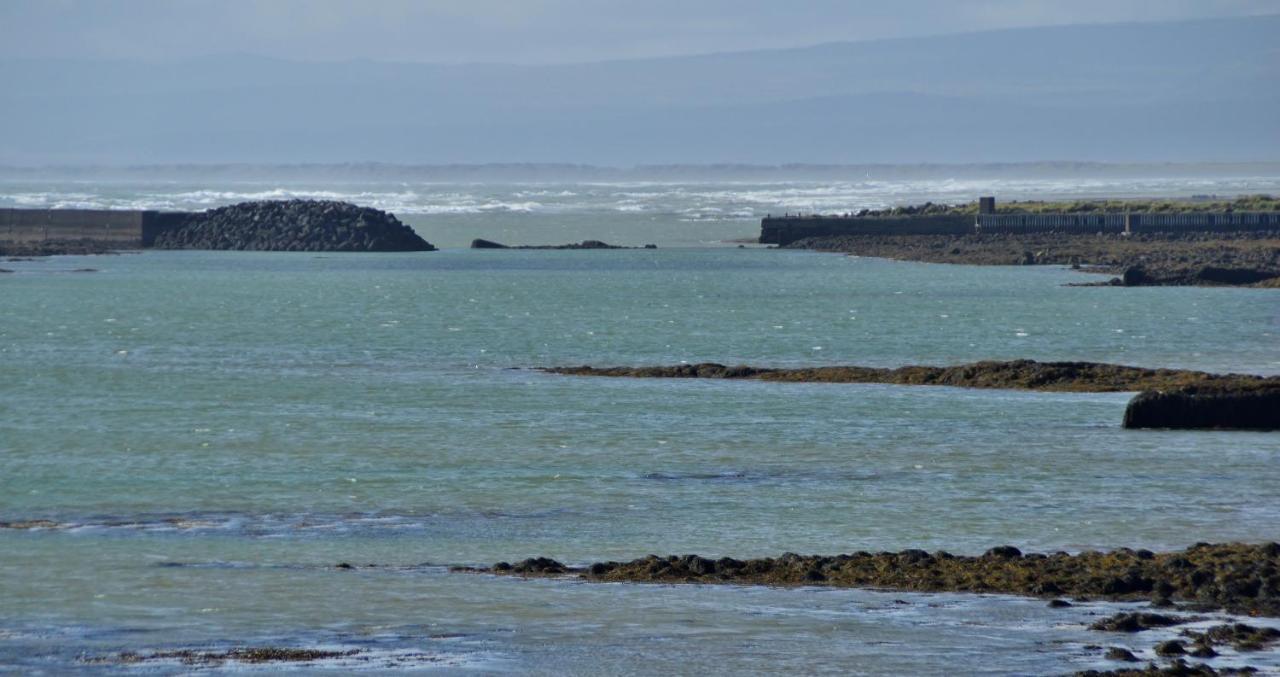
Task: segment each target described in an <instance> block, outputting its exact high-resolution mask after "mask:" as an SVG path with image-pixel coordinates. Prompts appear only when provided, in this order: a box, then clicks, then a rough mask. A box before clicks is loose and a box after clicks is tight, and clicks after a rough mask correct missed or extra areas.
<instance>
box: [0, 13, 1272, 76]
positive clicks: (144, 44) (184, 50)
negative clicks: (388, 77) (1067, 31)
mask: <svg viewBox="0 0 1280 677" xmlns="http://www.w3.org/2000/svg"><path fill="white" fill-rule="evenodd" d="M1277 12H1280V0H894V1H893V2H884V1H881V0H875V1H870V0H643V1H639V2H637V1H636V0H359V1H357V0H0V58H51V57H52V58H86V59H140V60H147V61H167V60H173V59H184V58H192V57H201V56H208V55H219V54H254V55H261V56H270V57H277V58H284V59H291V60H300V61H342V60H356V59H369V60H378V61H410V62H434V63H468V62H501V63H520V64H547V63H572V62H587V61H600V60H612V59H629V58H644V57H662V56H676V55H685V54H701V53H713V52H723V51H740V50H748V49H759V48H785V47H799V46H805V45H812V44H818V43H824V42H838V41H849V40H873V39H881V38H895V37H911V36H923V35H939V34H946V33H962V32H971V31H979V30H990V29H1000V28H1015V27H1029V26H1047V25H1063V24H1080V23H1114V22H1128V21H1176V20H1181V19H1198V18H1211V17H1228V16H1247V15H1257V14H1269V13H1277Z"/></svg>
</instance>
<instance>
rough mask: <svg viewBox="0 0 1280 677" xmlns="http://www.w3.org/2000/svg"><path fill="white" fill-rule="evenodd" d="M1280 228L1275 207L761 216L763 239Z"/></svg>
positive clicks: (1279, 215)
mask: <svg viewBox="0 0 1280 677" xmlns="http://www.w3.org/2000/svg"><path fill="white" fill-rule="evenodd" d="M1250 231H1280V212H1184V213H1179V214H1157V213H1127V214H1126V213H1116V214H976V215H975V214H942V215H926V216H784V217H774V216H770V217H766V218H764V219H762V220H761V222H760V242H761V243H762V244H776V245H787V244H791V243H792V242H795V241H797V240H802V239H804V238H806V237H832V236H839V235H967V234H971V233H984V234H988V233H995V234H1015V235H1016V234H1028V233H1074V234H1094V233H1117V234H1120V233H1191V232H1205V233H1229V232H1250Z"/></svg>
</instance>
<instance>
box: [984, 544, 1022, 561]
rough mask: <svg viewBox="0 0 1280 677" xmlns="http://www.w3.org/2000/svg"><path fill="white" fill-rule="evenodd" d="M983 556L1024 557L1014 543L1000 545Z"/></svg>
mask: <svg viewBox="0 0 1280 677" xmlns="http://www.w3.org/2000/svg"><path fill="white" fill-rule="evenodd" d="M983 557H998V558H1000V559H1018V558H1019V557H1022V551H1021V550H1019V549H1017V548H1015V547H1013V546H1012V545H998V546H996V547H994V548H991V549H990V550H988V551H986V552H985V553H984V554H983Z"/></svg>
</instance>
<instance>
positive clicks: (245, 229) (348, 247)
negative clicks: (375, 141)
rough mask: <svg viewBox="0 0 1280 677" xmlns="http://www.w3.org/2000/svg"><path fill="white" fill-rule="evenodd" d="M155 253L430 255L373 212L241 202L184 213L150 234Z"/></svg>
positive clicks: (304, 203)
mask: <svg viewBox="0 0 1280 677" xmlns="http://www.w3.org/2000/svg"><path fill="white" fill-rule="evenodd" d="M152 246H153V247H154V248H156V249H241V250H256V251H291V252H320V251H324V252H411V251H435V247H434V246H432V245H431V243H430V242H427V241H426V240H424V239H422V238H421V237H419V236H418V234H417V233H415V232H414V231H413V229H412V228H410V227H409V226H406V225H405V224H403V223H401V222H400V220H399V219H397V218H396V217H395V216H394V215H392V214H388V213H387V212H384V211H381V210H379V209H373V208H370V207H360V206H357V205H354V204H351V203H349V202H337V201H332V200H287V201H260V202H242V203H240V204H237V205H231V206H229V207H220V208H218V209H210V210H208V211H205V212H198V213H194V214H189V215H187V216H185V217H184V218H182V219H180V220H177V221H176V222H175V223H174V224H173V225H172V226H171V227H168V228H165V229H164V230H163V231H161V232H159V233H157V234H156V237H155V241H154V242H153V243H152Z"/></svg>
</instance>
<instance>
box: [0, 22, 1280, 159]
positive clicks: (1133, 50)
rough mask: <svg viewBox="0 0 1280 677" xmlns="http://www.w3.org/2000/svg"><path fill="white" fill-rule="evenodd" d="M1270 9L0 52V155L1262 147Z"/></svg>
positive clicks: (898, 152) (1270, 72)
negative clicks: (729, 38) (838, 33)
mask: <svg viewBox="0 0 1280 677" xmlns="http://www.w3.org/2000/svg"><path fill="white" fill-rule="evenodd" d="M1276 35H1280V15H1274V16H1262V17H1248V18H1233V19H1215V20H1202V21H1188V22H1178V23H1142V24H1114V25H1096V26H1067V27H1052V28H1029V29H1014V30H1003V31H993V32H985V33H973V34H964V35H948V36H942V37H932V38H910V39H895V40H883V41H871V42H849V43H834V44H826V45H818V46H815V47H809V48H803V49H787V50H760V51H749V52H737V53H726V54H713V55H707V56H695V57H673V58H664V59H642V60H629V61H608V62H599V63H590V64H575V65H557V66H534V67H525V66H517V65H433V64H407V63H380V62H370V61H352V62H342V63H314V62H292V61H281V60H275V59H266V58H259V57H251V56H226V57H208V58H201V59H195V60H187V61H182V62H174V63H146V62H125V61H112V62H90V61H76V60H7V61H0V107H2V108H3V110H4V111H5V112H4V118H3V123H2V124H0V163H3V164H9V165H42V164H78V163H105V164H136V163H182V162H191V163H209V162H213V163H228V162H249V163H333V162H369V161H372V162H392V163H413V164H448V163H491V162H538V163H548V162H549V163H590V164H602V165H633V164H654V163H658V164H667V163H671V164H678V163H764V164H771V165H775V164H783V163H795V162H804V163H833V164H866V163H920V162H940V163H989V162H1025V161H1038V160H1069V161H1102V162H1165V161H1172V162H1196V161H1220V162H1242V161H1273V160H1278V159H1280V113H1278V111H1280V105H1278V104H1280V42H1278V41H1276V40H1275V36H1276Z"/></svg>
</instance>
